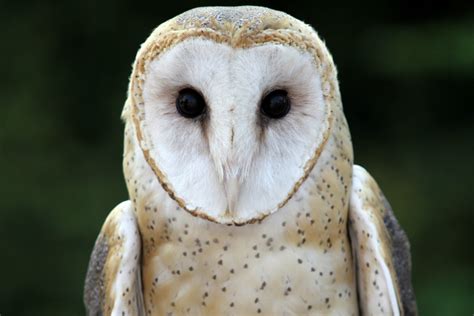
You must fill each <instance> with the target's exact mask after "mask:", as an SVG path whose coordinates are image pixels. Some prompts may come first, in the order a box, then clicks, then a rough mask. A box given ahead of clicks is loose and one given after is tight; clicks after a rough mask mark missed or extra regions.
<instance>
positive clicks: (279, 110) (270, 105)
mask: <svg viewBox="0 0 474 316" xmlns="http://www.w3.org/2000/svg"><path fill="white" fill-rule="evenodd" d="M290 108H291V101H290V98H289V97H288V92H286V91H285V90H274V91H272V92H270V93H269V94H267V95H266V96H265V97H264V98H263V100H262V104H261V106H260V110H261V111H262V113H263V114H264V115H266V116H268V117H270V118H274V119H279V118H282V117H283V116H285V115H287V114H288V112H290Z"/></svg>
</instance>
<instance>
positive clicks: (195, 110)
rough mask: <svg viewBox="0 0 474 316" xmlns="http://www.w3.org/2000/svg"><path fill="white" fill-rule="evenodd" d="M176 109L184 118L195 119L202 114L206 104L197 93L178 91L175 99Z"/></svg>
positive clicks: (190, 90) (194, 91)
mask: <svg viewBox="0 0 474 316" xmlns="http://www.w3.org/2000/svg"><path fill="white" fill-rule="evenodd" d="M176 109H177V110H178V112H179V114H181V115H182V116H184V117H186V118H195V117H198V116H199V115H201V114H202V113H204V110H205V109H206V102H205V101H204V98H203V97H202V95H201V94H200V93H199V92H197V91H196V90H193V89H191V88H185V89H183V90H181V91H179V95H178V97H177V98H176Z"/></svg>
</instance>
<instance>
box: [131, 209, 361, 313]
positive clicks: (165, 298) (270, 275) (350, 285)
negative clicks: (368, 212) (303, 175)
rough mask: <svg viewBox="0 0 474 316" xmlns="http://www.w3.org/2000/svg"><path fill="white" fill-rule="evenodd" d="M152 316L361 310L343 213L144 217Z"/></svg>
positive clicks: (147, 302) (151, 213)
mask: <svg viewBox="0 0 474 316" xmlns="http://www.w3.org/2000/svg"><path fill="white" fill-rule="evenodd" d="M142 215H143V216H140V217H141V219H142V220H141V221H140V226H141V227H140V229H141V232H142V239H143V262H142V264H143V270H142V271H143V272H142V276H143V287H144V300H145V305H146V308H147V312H149V313H150V314H156V315H162V314H174V315H181V314H192V315H196V314H202V315H214V314H216V315H232V314H236V315H237V314H239V315H242V314H245V315H251V314H257V315H258V314H271V315H293V314H300V315H301V314H311V313H321V312H325V313H332V312H334V313H336V312H343V313H347V314H351V313H349V312H352V311H356V308H355V306H356V301H355V298H356V292H355V287H354V284H355V280H354V277H353V273H354V271H353V268H352V258H351V252H350V245H349V241H348V238H347V233H346V228H345V227H346V224H345V223H346V218H345V216H346V214H341V213H340V212H339V213H338V212H330V209H327V206H326V204H325V203H320V204H318V203H316V204H315V203H312V205H311V206H309V205H304V203H301V201H300V202H298V201H297V200H295V201H292V202H291V203H289V204H288V205H287V206H285V207H284V208H283V209H281V210H279V211H278V212H277V213H275V214H272V215H270V216H269V217H268V218H267V219H265V220H264V221H262V222H261V223H258V224H249V225H245V226H241V227H236V226H227V225H220V224H216V223H211V222H209V221H206V220H203V219H200V218H195V217H193V216H191V215H190V214H188V213H186V212H185V211H183V210H181V209H179V208H177V207H175V206H170V207H168V208H167V209H164V210H161V211H160V212H156V213H155V212H154V211H153V209H152V208H150V209H148V210H147V211H144V213H143V214H142Z"/></svg>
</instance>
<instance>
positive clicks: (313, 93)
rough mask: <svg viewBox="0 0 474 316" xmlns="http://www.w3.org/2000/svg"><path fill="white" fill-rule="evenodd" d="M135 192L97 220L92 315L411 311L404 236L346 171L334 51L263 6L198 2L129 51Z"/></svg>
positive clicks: (349, 161) (129, 162)
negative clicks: (135, 50)
mask: <svg viewBox="0 0 474 316" xmlns="http://www.w3.org/2000/svg"><path fill="white" fill-rule="evenodd" d="M122 117H123V120H124V121H125V124H126V126H125V141H124V143H125V144H124V158H123V168H124V174H125V179H126V185H127V188H128V192H129V197H130V199H129V200H128V201H125V202H123V203H121V204H119V205H118V206H117V207H115V208H114V209H113V210H112V211H111V213H110V214H109V216H108V217H107V219H106V221H105V223H104V225H103V227H102V230H101V232H100V234H99V237H98V239H97V241H96V244H95V247H94V250H93V252H92V255H91V259H90V263H89V269H88V272H87V276H86V284H85V293H84V299H85V305H86V309H87V313H88V314H89V315H358V314H363V315H412V314H416V305H415V301H414V294H413V291H412V287H411V281H410V269H411V268H410V266H411V262H410V254H409V244H408V241H407V238H406V236H405V234H404V232H403V230H401V228H400V226H399V224H398V222H397V221H396V219H395V217H394V215H393V213H392V211H391V209H390V206H389V204H388V203H387V201H386V199H385V197H384V195H383V194H382V192H381V191H380V189H379V187H378V186H377V184H376V182H375V181H374V179H373V178H372V177H371V176H370V175H369V173H368V172H367V171H365V170H364V169H363V168H362V167H359V166H357V165H354V164H353V153H352V143H351V139H350V134H349V129H348V126H347V123H346V119H345V117H344V114H343V108H342V104H341V98H340V93H339V86H338V81H337V75H336V68H335V66H334V63H333V60H332V57H331V55H330V54H329V52H328V50H327V48H326V46H325V44H324V43H323V42H322V41H321V39H320V38H319V37H318V35H317V33H316V32H315V31H314V30H313V29H312V28H311V27H310V26H308V25H306V24H304V23H303V22H301V21H299V20H297V19H295V18H293V17H291V16H289V15H287V14H285V13H282V12H278V11H274V10H270V9H266V8H261V7H250V6H247V7H213V8H197V9H193V10H191V11H188V12H185V13H183V14H181V15H179V16H177V17H175V18H173V19H171V20H169V21H167V22H165V23H163V24H161V25H160V26H159V27H158V28H156V29H155V30H154V31H153V32H152V34H151V35H150V37H149V38H148V39H147V40H146V41H145V43H144V44H143V45H142V46H141V48H140V50H139V51H138V54H137V57H136V61H135V63H134V64H133V71H132V74H131V77H130V84H129V90H128V98H127V100H126V102H125V106H124V110H123V114H122Z"/></svg>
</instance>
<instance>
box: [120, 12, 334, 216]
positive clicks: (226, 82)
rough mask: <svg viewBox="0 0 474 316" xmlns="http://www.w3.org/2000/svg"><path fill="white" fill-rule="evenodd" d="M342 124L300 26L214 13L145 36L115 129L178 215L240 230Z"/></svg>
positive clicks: (330, 70) (299, 176)
mask: <svg viewBox="0 0 474 316" xmlns="http://www.w3.org/2000/svg"><path fill="white" fill-rule="evenodd" d="M341 113H342V106H341V102H340V96H339V89H338V83H337V79H336V69H335V66H334V64H333V61H332V58H331V55H330V54H329V52H328V51H327V49H326V47H325V45H324V43H323V42H322V41H321V40H320V39H319V37H318V35H317V34H316V32H315V31H314V30H313V29H312V28H311V27H310V26H308V25H306V24H304V23H303V22H301V21H299V20H297V19H295V18H293V17H291V16H289V15H287V14H284V13H282V12H278V11H274V10H270V9H266V8H261V7H235V8H233V7H213V8H198V9H194V10H191V11H188V12H185V13H183V14H181V15H179V16H177V17H175V18H174V19H172V20H169V21H167V22H165V23H164V24H162V25H160V26H159V27H158V28H156V29H155V30H154V31H153V33H152V34H151V35H150V37H149V38H148V39H147V40H146V42H145V43H144V44H143V45H142V47H141V49H140V50H139V52H138V54H137V57H136V61H135V63H134V66H133V72H132V75H131V80H130V86H129V97H128V100H127V102H126V105H125V108H124V112H123V117H124V119H125V121H126V122H127V124H128V125H131V126H132V127H133V130H134V136H133V139H132V140H129V141H133V142H136V143H137V147H138V146H139V148H140V151H141V153H142V158H143V159H144V160H146V164H147V165H148V166H149V168H148V169H149V170H150V172H152V173H153V176H154V177H156V178H157V180H158V181H159V183H160V184H161V186H162V188H163V189H164V190H165V191H166V192H167V193H168V194H169V196H170V197H171V198H172V199H174V200H175V201H176V202H177V203H178V204H179V206H181V207H182V208H183V209H185V210H187V211H188V212H189V213H191V214H193V215H196V216H200V217H203V218H206V219H208V220H211V221H214V222H218V223H223V224H245V223H249V222H253V221H258V220H261V219H262V218H264V217H265V216H267V215H269V214H271V213H273V212H275V211H277V210H278V209H280V208H282V207H283V206H284V205H285V204H286V203H287V201H288V200H289V199H290V198H291V197H292V196H293V195H294V194H295V192H297V190H298V189H299V188H300V186H301V185H302V183H303V182H304V181H305V179H306V178H307V177H308V175H309V174H310V172H311V170H312V169H313V167H314V166H315V164H316V162H317V161H318V158H319V157H320V155H321V152H322V151H323V149H324V147H325V144H326V143H327V141H328V138H329V137H330V135H331V131H332V129H333V125H334V121H335V118H337V116H339V115H342V114H341Z"/></svg>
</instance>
